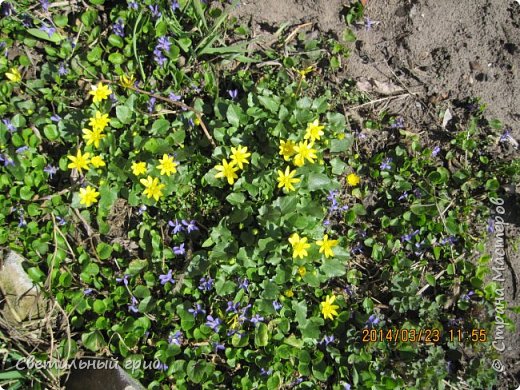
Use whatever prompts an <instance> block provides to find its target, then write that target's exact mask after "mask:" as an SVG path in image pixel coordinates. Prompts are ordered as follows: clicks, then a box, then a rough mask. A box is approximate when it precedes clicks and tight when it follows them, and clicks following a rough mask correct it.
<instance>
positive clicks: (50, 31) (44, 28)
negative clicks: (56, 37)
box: [40, 24, 56, 38]
mask: <svg viewBox="0 0 520 390" xmlns="http://www.w3.org/2000/svg"><path fill="white" fill-rule="evenodd" d="M40 31H43V32H44V33H47V35H48V36H49V38H50V37H52V34H54V33H55V32H56V29H55V28H54V27H50V26H47V25H45V24H44V25H43V26H42V27H40Z"/></svg>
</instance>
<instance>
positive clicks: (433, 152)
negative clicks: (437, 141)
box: [432, 146, 441, 157]
mask: <svg viewBox="0 0 520 390" xmlns="http://www.w3.org/2000/svg"><path fill="white" fill-rule="evenodd" d="M440 151H441V148H440V147H438V146H436V147H435V148H433V150H432V156H433V157H435V156H437V155H438V154H439V152H440Z"/></svg>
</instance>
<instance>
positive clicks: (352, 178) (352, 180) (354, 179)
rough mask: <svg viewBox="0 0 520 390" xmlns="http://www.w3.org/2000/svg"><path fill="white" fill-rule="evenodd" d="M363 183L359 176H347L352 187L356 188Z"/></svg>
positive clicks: (352, 174) (353, 174)
mask: <svg viewBox="0 0 520 390" xmlns="http://www.w3.org/2000/svg"><path fill="white" fill-rule="evenodd" d="M360 181H361V179H360V178H359V176H358V175H356V174H355V173H351V174H349V175H348V176H347V183H348V184H349V185H351V186H352V187H355V186H357V185H358V184H359V182H360Z"/></svg>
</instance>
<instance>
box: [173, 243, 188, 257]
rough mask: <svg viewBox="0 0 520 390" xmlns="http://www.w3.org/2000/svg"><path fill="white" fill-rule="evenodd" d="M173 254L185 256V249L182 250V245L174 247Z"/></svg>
mask: <svg viewBox="0 0 520 390" xmlns="http://www.w3.org/2000/svg"><path fill="white" fill-rule="evenodd" d="M173 253H175V254H176V255H183V254H185V253H186V249H184V243H182V244H181V245H179V246H174V247H173Z"/></svg>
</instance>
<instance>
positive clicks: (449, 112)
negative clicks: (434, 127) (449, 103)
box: [442, 108, 453, 129]
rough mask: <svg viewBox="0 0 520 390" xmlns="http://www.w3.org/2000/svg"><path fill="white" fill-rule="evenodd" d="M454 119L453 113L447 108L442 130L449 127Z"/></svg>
mask: <svg viewBox="0 0 520 390" xmlns="http://www.w3.org/2000/svg"><path fill="white" fill-rule="evenodd" d="M452 119H453V114H452V113H451V111H450V109H449V108H447V109H446V111H444V118H443V119H442V128H443V129H445V128H446V126H448V123H449V122H450V121H451V120H452Z"/></svg>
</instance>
